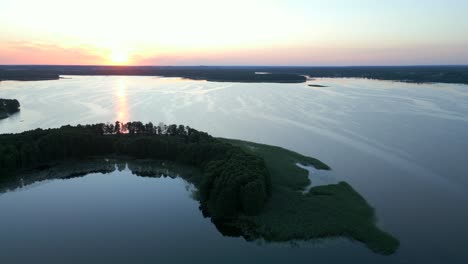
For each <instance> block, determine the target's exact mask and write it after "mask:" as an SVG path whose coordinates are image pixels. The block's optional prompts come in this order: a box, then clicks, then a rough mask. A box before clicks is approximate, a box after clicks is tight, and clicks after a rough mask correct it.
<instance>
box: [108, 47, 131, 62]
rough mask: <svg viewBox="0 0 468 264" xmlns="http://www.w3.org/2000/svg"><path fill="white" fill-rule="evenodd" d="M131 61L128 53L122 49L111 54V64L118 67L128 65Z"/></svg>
mask: <svg viewBox="0 0 468 264" xmlns="http://www.w3.org/2000/svg"><path fill="white" fill-rule="evenodd" d="M128 61H129V55H128V52H126V51H125V50H121V49H115V50H112V52H111V54H110V63H111V64H116V65H122V64H127V63H128Z"/></svg>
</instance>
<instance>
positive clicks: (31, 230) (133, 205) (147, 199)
mask: <svg viewBox="0 0 468 264" xmlns="http://www.w3.org/2000/svg"><path fill="white" fill-rule="evenodd" d="M65 77H66V78H65V79H61V80H56V81H40V82H11V81H5V82H0V98H16V99H18V100H19V101H20V103H21V112H20V113H19V114H15V115H13V116H11V117H10V118H8V119H4V120H0V133H13V132H21V131H25V130H30V129H35V128H37V127H41V128H49V127H59V126H61V125H65V124H71V125H76V124H80V123H81V124H87V123H97V122H114V121H116V120H120V121H129V120H138V121H142V122H149V121H152V122H153V123H155V124H157V123H159V122H164V123H179V124H185V125H189V126H191V127H194V128H196V129H199V130H203V131H206V132H208V133H210V134H212V135H214V136H220V137H227V138H237V139H242V140H248V141H254V142H259V143H266V144H272V145H278V146H282V147H285V148H288V149H291V150H294V151H297V152H299V153H301V154H304V155H308V156H312V157H316V158H318V159H320V160H322V161H324V162H325V163H327V164H328V165H330V167H331V168H332V171H331V172H328V173H327V174H324V175H318V176H320V177H318V178H323V177H327V176H329V177H332V178H333V179H338V180H344V181H347V182H348V183H349V184H351V186H353V188H354V189H355V190H356V191H358V192H359V193H360V194H361V195H362V196H364V197H365V198H366V199H367V201H368V202H369V203H370V204H371V205H372V206H373V207H374V208H375V209H376V215H377V218H378V224H379V226H381V227H382V229H383V230H385V231H387V232H389V233H391V234H392V235H394V236H396V237H397V238H398V239H399V240H400V243H401V245H400V248H399V249H398V251H397V253H396V254H394V255H392V256H380V255H377V254H374V253H372V252H371V251H370V250H369V249H367V248H366V247H365V246H364V245H362V244H361V243H358V242H352V241H349V240H347V239H325V240H317V241H309V242H298V241H293V242H291V243H273V244H269V243H266V242H264V241H254V242H247V241H245V240H244V239H242V238H234V237H226V236H223V235H222V234H221V233H220V232H219V231H217V229H216V227H215V226H214V225H213V224H212V223H211V222H210V219H207V218H204V217H203V215H202V213H201V212H200V210H199V209H198V202H196V201H195V200H194V199H192V198H191V190H190V188H187V186H188V183H187V182H185V181H184V180H183V179H182V178H175V179H172V178H142V177H137V176H135V175H132V174H131V173H130V171H128V169H126V170H122V171H114V172H112V173H109V174H100V173H95V174H90V175H87V176H85V177H80V178H72V179H67V180H60V179H56V180H48V181H41V182H38V183H35V184H32V185H29V186H27V187H25V188H19V189H15V190H11V191H7V192H4V193H3V194H1V195H0V210H1V211H2V217H1V218H0V233H1V234H2V236H1V238H0V257H1V258H2V260H7V261H6V262H7V263H9V262H20V263H21V262H24V263H30V262H31V261H33V260H35V259H37V257H41V258H44V259H46V260H47V262H48V263H52V262H56V263H63V262H64V260H65V259H66V260H67V262H70V261H68V260H70V256H73V259H75V260H76V261H77V262H79V261H85V260H86V262H87V263H92V262H91V261H90V259H89V256H92V257H93V258H92V260H94V261H95V263H102V261H104V260H112V261H114V262H116V263H118V262H122V263H128V262H131V261H142V260H146V261H148V262H156V261H170V260H172V261H180V262H186V261H193V262H202V261H203V262H206V263H210V262H212V263H214V262H220V261H221V260H222V262H223V263H228V262H231V263H239V262H271V263H284V262H295V263H309V262H311V261H318V262H327V263H342V262H344V261H347V260H349V259H353V262H356V263H376V262H378V263H441V262H447V263H466V262H467V261H468V252H467V251H466V250H465V248H466V245H467V244H468V192H467V191H466V189H467V188H468V177H467V175H468V167H467V164H468V138H467V137H468V136H467V135H468V86H467V85H455V84H409V83H399V82H387V81H375V80H365V79H316V80H313V81H308V83H302V84H260V83H249V84H246V83H216V82H205V81H192V80H184V79H179V78H154V77H135V76H133V77H127V76H112V77H106V76H93V77H87V76H65ZM308 84H317V85H324V86H327V87H310V86H308ZM318 173H321V172H318ZM311 179H312V180H313V179H314V175H313V174H312V175H311Z"/></svg>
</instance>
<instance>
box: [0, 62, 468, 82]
mask: <svg viewBox="0 0 468 264" xmlns="http://www.w3.org/2000/svg"><path fill="white" fill-rule="evenodd" d="M258 73H268V74H258ZM62 75H92V76H93V75H129V76H161V77H180V78H187V79H192V80H206V81H213V82H242V83H304V82H306V81H307V78H306V76H310V77H311V78H322V77H323V78H366V79H376V80H389V81H400V82H411V83H436V82H437V83H458V84H468V66H356V67H284V66H277V67H274V66H252V67H248V66H238V67H236V66H176V67H171V66H71V65H70V66H61V65H57V66H52V65H48V66H46V65H44V66H34V65H3V66H0V81H6V80H18V81H40V80H58V79H60V76H62Z"/></svg>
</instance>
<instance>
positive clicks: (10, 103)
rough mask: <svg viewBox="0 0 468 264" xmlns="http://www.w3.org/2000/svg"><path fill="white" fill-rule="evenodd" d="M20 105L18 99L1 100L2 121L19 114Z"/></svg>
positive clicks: (0, 116) (0, 117) (0, 115)
mask: <svg viewBox="0 0 468 264" xmlns="http://www.w3.org/2000/svg"><path fill="white" fill-rule="evenodd" d="M19 108H20V103H19V102H18V100H16V99H1V98H0V119H3V118H7V117H8V116H10V115H11V114H14V113H16V112H18V111H19V110H20V109H19Z"/></svg>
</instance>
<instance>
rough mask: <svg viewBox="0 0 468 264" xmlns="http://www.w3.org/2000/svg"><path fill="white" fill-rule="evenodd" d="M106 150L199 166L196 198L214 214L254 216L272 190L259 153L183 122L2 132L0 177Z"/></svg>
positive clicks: (106, 153) (100, 125)
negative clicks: (178, 123) (224, 140)
mask: <svg viewBox="0 0 468 264" xmlns="http://www.w3.org/2000/svg"><path fill="white" fill-rule="evenodd" d="M110 155H119V156H127V157H135V158H151V159H155V160H168V161H175V162H180V163H182V164H186V165H190V166H194V167H196V168H199V169H200V170H201V171H202V172H203V177H202V179H201V181H200V183H199V184H198V186H197V188H198V189H199V195H200V203H201V206H202V207H203V209H204V210H206V211H207V212H209V214H210V215H211V217H213V218H215V219H228V218H233V217H236V216H237V215H238V214H245V215H256V214H258V213H260V212H261V210H262V208H263V206H264V204H265V202H266V200H267V198H268V196H269V194H270V188H271V186H270V185H271V184H270V175H269V172H268V170H267V168H266V166H265V163H264V161H263V159H262V158H260V157H258V156H255V155H253V154H250V153H247V152H246V151H244V150H242V149H241V148H240V147H237V146H234V145H232V144H229V143H226V142H223V141H222V140H219V139H217V138H214V137H212V136H210V135H209V134H207V133H205V132H201V131H198V130H196V129H193V128H191V127H188V126H184V125H164V124H162V123H161V124H159V125H153V124H152V123H147V124H143V123H142V122H128V123H120V122H115V123H114V124H94V125H78V126H70V125H67V126H63V127H61V128H55V129H45V130H43V129H35V130H32V131H26V132H23V133H19V134H2V135H0V175H1V177H7V176H12V175H13V176H14V175H15V174H19V173H21V172H24V171H28V170H32V169H40V168H44V167H48V166H49V165H50V164H53V163H56V162H59V161H66V160H72V159H73V160H74V159H85V158H89V157H94V156H110Z"/></svg>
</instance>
